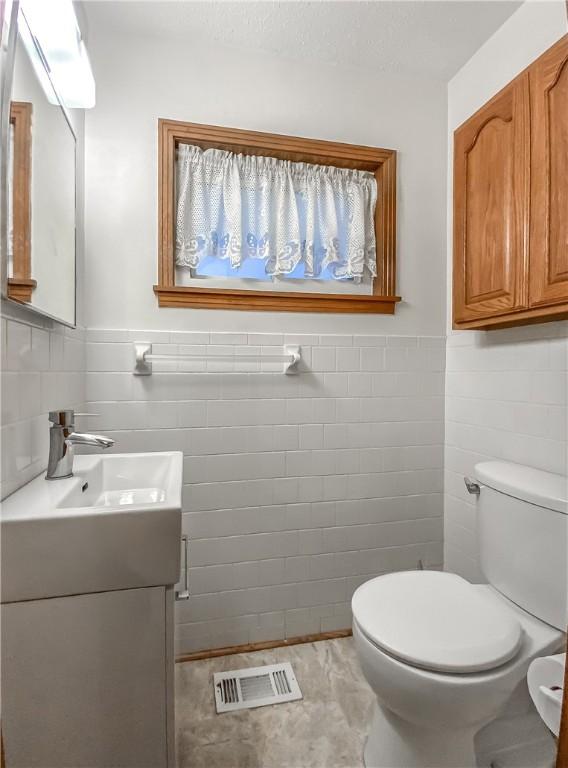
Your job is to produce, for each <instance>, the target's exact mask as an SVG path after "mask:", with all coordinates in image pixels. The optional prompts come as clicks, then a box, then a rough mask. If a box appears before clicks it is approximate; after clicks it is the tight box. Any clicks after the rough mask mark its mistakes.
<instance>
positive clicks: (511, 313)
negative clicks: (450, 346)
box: [453, 36, 568, 329]
mask: <svg viewBox="0 0 568 768" xmlns="http://www.w3.org/2000/svg"><path fill="white" fill-rule="evenodd" d="M567 61H568V36H565V37H564V38H562V39H561V40H559V41H558V43H557V44H556V45H554V46H553V47H552V48H551V49H549V50H548V51H547V52H546V53H544V54H543V55H542V56H541V57H540V58H539V59H537V61H536V62H534V63H533V64H532V65H531V66H530V67H528V69H526V70H525V71H524V72H522V73H521V74H520V75H519V76H518V77H517V78H515V80H513V81H512V82H511V83H510V84H509V85H508V86H506V87H505V88H504V89H503V90H502V91H500V92H499V93H498V94H497V95H496V96H494V97H493V98H492V99H491V100H490V101H489V102H488V103H487V104H486V105H485V106H484V107H482V108H481V109H480V110H479V111H478V112H476V113H475V114H474V115H473V116H472V117H471V118H470V119H469V120H467V122H465V123H464V124H463V125H462V126H460V127H459V128H458V129H457V130H456V132H455V134H454V282H453V325H454V328H464V329H468V328H499V327H505V326H511V325H521V324H525V323H532V322H543V321H545V320H553V319H558V318H560V317H568V64H567Z"/></svg>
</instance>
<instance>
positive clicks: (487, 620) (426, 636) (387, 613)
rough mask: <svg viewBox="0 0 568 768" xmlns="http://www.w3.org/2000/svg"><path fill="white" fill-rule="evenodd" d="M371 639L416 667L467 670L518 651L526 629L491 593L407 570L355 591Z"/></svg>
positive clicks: (357, 611)
mask: <svg viewBox="0 0 568 768" xmlns="http://www.w3.org/2000/svg"><path fill="white" fill-rule="evenodd" d="M352 608H353V616H354V619H355V621H356V622H357V624H358V626H359V628H360V629H361V631H362V632H363V634H364V635H365V636H366V637H367V639H368V640H370V642H372V643H373V644H374V645H376V646H377V648H378V649H380V650H383V651H385V652H386V653H388V654H389V655H391V656H394V657H395V658H396V659H398V660H400V661H402V662H404V663H407V664H410V665H411V666H415V667H419V668H422V669H427V670H430V671H435V672H445V673H449V674H466V673H474V672H482V671H487V670H491V669H495V668H496V667H499V666H501V665H502V664H505V663H506V662H507V661H509V660H510V659H512V658H514V656H516V655H517V653H518V651H519V648H520V647H521V644H522V639H523V629H522V627H521V624H520V623H519V621H518V620H517V619H516V617H515V615H514V614H513V613H512V612H509V611H506V610H505V609H504V606H503V604H502V603H501V602H500V601H499V600H497V599H496V598H494V597H492V595H491V594H490V593H487V592H481V591H480V590H479V589H476V588H475V587H474V586H473V585H472V584H470V583H469V582H467V581H465V579H462V578H461V577H460V576H457V575H456V574H452V573H441V572H438V571H406V572H402V573H391V574H387V575H385V576H379V577H378V578H376V579H371V580H370V581H367V582H366V583H365V584H363V585H361V586H360V587H359V588H358V589H357V590H356V592H355V594H354V595H353V601H352Z"/></svg>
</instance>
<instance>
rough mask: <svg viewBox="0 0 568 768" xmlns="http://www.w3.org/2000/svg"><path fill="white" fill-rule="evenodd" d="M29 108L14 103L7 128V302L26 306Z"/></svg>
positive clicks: (28, 275) (25, 103) (29, 239)
mask: <svg viewBox="0 0 568 768" xmlns="http://www.w3.org/2000/svg"><path fill="white" fill-rule="evenodd" d="M32 108H33V107H32V104H31V103H30V102H28V101H13V102H12V103H11V104H10V125H12V126H13V131H14V138H13V142H12V146H13V158H12V163H13V168H14V170H13V173H12V276H11V277H9V278H8V285H7V293H8V298H9V299H13V300H14V301H19V302H21V303H24V304H29V302H30V301H31V300H32V291H33V290H34V288H35V287H36V285H37V283H36V281H35V280H33V279H32V276H31V273H32V250H31V242H32V235H31V229H32V208H31V187H32Z"/></svg>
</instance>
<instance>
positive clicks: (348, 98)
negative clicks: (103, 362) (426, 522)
mask: <svg viewBox="0 0 568 768" xmlns="http://www.w3.org/2000/svg"><path fill="white" fill-rule="evenodd" d="M89 32H90V38H89V50H90V56H91V62H92V65H93V69H94V72H95V77H96V80H97V106H96V107H95V109H93V110H91V111H89V112H88V113H87V115H86V143H87V156H86V211H87V223H86V226H87V243H88V254H87V261H88V265H87V282H86V284H87V285H88V296H87V305H88V325H89V326H90V327H94V328H152V329H168V330H176V329H178V330H187V329H193V330H205V331H209V330H229V329H234V330H242V331H249V332H254V331H277V332H279V331H281V330H282V328H283V327H285V328H286V330H287V331H290V332H307V333H312V332H316V333H318V332H321V333H339V332H343V333H354V332H358V333H380V334H382V333H389V334H411V335H413V334H440V333H443V329H444V322H445V296H446V293H445V284H444V283H445V247H446V244H445V239H444V220H445V163H446V132H445V121H446V89H445V86H444V85H443V84H442V83H440V82H434V81H429V80H424V79H420V78H419V77H412V78H410V77H406V78H396V77H394V76H393V75H392V74H389V75H385V74H381V73H380V72H369V71H366V70H365V69H352V70H348V69H345V68H338V67H335V66H333V65H330V64H309V65H307V64H301V63H297V62H295V61H292V60H284V59H278V58H275V57H270V56H267V55H266V54H257V53H253V52H250V51H248V50H245V49H243V50H235V49H232V48H228V47H224V46H222V45H218V44H215V45H211V44H210V43H209V42H208V41H203V40H198V39H190V40H188V41H187V43H186V44H183V45H182V44H180V42H179V41H177V40H176V41H170V40H167V39H158V38H143V37H134V36H132V37H126V38H125V37H124V36H121V37H120V38H118V37H114V36H113V34H112V30H109V29H108V28H106V29H98V28H97V26H96V17H95V20H94V22H93V21H92V22H91V25H90V30H89ZM159 117H164V118H173V119H179V120H187V121H192V122H198V123H211V124H217V125H227V126H232V127H238V128H249V129H254V130H260V131H270V132H275V133H283V134H292V135H298V136H308V137H313V138H318V139H330V140H337V141H344V142H352V143H359V144H370V145H375V146H383V147H389V148H394V149H397V150H398V151H399V198H398V203H399V207H398V212H399V214H398V215H399V227H398V233H399V247H398V262H399V269H398V274H399V280H398V290H399V293H400V294H401V295H402V297H403V299H404V303H403V304H402V305H399V307H398V308H397V314H396V315H395V316H394V317H380V316H363V315H356V316H331V315H298V314H293V313H292V314H288V315H282V314H280V313H274V314H269V313H244V312H223V311H205V310H187V309H185V310H183V309H182V310H174V309H167V310H166V309H158V306H157V301H156V298H155V296H154V294H153V291H152V286H153V285H154V284H155V283H156V279H157V119H158V118H159Z"/></svg>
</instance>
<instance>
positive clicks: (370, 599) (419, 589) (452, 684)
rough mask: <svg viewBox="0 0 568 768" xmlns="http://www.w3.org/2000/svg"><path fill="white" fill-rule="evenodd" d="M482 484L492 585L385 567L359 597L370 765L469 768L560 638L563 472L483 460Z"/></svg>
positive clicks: (480, 505)
mask: <svg viewBox="0 0 568 768" xmlns="http://www.w3.org/2000/svg"><path fill="white" fill-rule="evenodd" d="M474 472H475V481H474V480H470V479H469V478H465V481H466V488H467V490H468V491H469V493H471V494H472V495H473V496H474V498H475V500H476V505H475V508H474V509H472V516H475V518H476V527H477V532H478V545H479V560H480V564H481V569H482V571H483V574H484V576H485V577H486V580H487V582H488V583H487V584H483V585H473V584H470V583H469V582H468V581H466V580H465V579H463V578H461V577H460V576H457V575H456V574H452V573H440V572H437V571H430V572H428V571H409V572H403V573H392V574H387V575H384V576H379V577H378V578H376V579H371V580H370V581H368V582H366V583H365V584H362V585H361V586H360V587H359V588H358V589H357V590H356V591H355V594H354V595H353V601H352V609H353V635H354V638H355V647H356V650H357V654H358V657H359V661H360V664H361V667H362V669H363V673H364V675H365V677H366V678H367V681H368V682H369V685H370V686H371V688H372V689H373V691H374V692H375V694H376V697H377V703H376V707H375V714H374V719H373V723H372V725H371V729H370V733H369V737H368V740H367V744H366V747H365V765H366V766H367V768H474V766H475V765H476V761H475V754H474V736H475V734H476V733H477V731H479V730H480V729H481V728H482V727H483V726H484V725H486V724H487V723H489V722H490V721H491V720H493V719H494V718H495V717H496V716H497V715H498V714H499V711H500V710H501V709H502V708H503V706H504V705H505V704H506V702H507V701H508V699H509V698H510V697H511V695H512V693H513V691H514V689H515V687H516V686H517V684H518V683H519V682H520V681H521V680H522V679H523V678H524V677H525V676H526V673H527V669H528V666H529V664H530V662H531V661H532V660H533V659H534V658H536V657H537V656H540V655H547V654H550V653H554V652H555V651H558V650H560V649H561V647H562V646H563V645H564V630H565V628H566V625H567V623H568V585H567V583H566V572H567V566H568V552H567V541H568V478H566V477H563V476H561V475H554V474H551V473H549V472H543V471H541V470H538V469H534V468H532V467H523V466H520V465H518V464H511V463H508V462H499V461H494V462H482V463H480V464H477V465H476V466H475V469H474Z"/></svg>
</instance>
